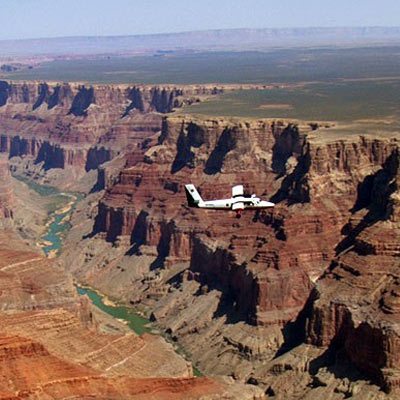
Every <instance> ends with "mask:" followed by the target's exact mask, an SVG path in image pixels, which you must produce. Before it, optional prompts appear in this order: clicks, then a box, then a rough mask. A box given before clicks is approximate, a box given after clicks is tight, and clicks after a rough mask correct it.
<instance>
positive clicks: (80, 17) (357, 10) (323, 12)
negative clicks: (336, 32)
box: [0, 0, 400, 40]
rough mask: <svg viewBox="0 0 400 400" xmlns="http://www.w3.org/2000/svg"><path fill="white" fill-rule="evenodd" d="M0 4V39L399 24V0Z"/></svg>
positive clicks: (42, 0) (40, 0)
mask: <svg viewBox="0 0 400 400" xmlns="http://www.w3.org/2000/svg"><path fill="white" fill-rule="evenodd" d="M3 3H4V4H2V12H1V14H0V25H1V26H2V32H1V33H0V40H21V39H22V40H23V39H51V38H64V37H102V36H137V35H157V34H169V33H185V32H196V31H207V30H226V29H270V28H272V29H292V28H314V27H318V28H337V27H339V28H341V27H385V28H386V27H398V26H399V21H398V15H399V14H400V2H398V1H397V0H380V1H376V0H363V2H362V5H360V2H357V3H358V4H356V2H352V3H351V4H349V2H348V1H345V0H337V1H336V2H335V3H334V4H323V5H321V3H320V1H318V0H304V1H303V2H301V4H300V3H299V2H298V1H296V0H281V1H280V2H276V1H272V0H236V1H235V2H232V1H231V0H219V1H218V2H215V1H211V0H196V1H194V0H192V1H183V0H170V1H168V2H166V1H162V0H154V1H153V2H152V3H151V4H150V3H144V2H142V1H137V0H114V1H112V2H110V1H108V0H86V1H85V2H82V1H78V0H59V1H57V2H54V1H51V0H20V1H18V2H5V1H3Z"/></svg>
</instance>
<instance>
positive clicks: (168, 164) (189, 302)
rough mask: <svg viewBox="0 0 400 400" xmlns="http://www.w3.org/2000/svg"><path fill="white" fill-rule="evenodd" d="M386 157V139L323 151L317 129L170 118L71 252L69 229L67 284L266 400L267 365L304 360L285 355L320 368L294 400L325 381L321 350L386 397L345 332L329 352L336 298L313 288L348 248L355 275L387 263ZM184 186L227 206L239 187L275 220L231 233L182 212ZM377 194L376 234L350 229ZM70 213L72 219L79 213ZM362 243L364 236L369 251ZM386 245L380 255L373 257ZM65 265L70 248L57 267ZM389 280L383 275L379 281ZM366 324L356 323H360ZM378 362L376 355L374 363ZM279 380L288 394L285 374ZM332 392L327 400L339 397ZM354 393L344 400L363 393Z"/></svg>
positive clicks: (222, 222)
mask: <svg viewBox="0 0 400 400" xmlns="http://www.w3.org/2000/svg"><path fill="white" fill-rule="evenodd" d="M396 152H398V140H397V139H396V136H395V135H394V136H393V138H387V137H382V138H373V137H370V136H368V135H364V136H356V137H354V136H349V137H344V138H343V137H342V138H337V139H331V138H329V137H325V136H324V129H317V130H315V127H312V126H309V125H306V124H304V125H302V126H298V125H296V124H291V123H285V122H283V121H267V120H264V121H245V120H224V119H200V118H199V119H196V118H193V117H190V118H189V117H167V118H165V119H164V122H163V126H162V131H161V134H160V135H159V138H158V141H157V143H155V145H151V146H150V147H149V148H148V149H144V150H143V151H141V152H138V151H136V152H134V153H132V154H131V155H130V156H128V157H127V160H128V161H127V165H126V168H125V169H124V170H123V171H122V172H121V174H120V176H119V178H118V180H117V182H116V183H115V184H114V185H112V186H111V187H109V189H108V190H107V192H106V194H105V196H104V198H103V199H101V200H100V202H99V205H98V212H97V216H96V221H95V224H94V226H93V229H92V231H91V232H90V229H89V228H86V230H87V232H86V237H87V239H86V240H84V241H82V242H80V243H77V242H76V241H74V239H73V236H74V234H76V235H77V236H76V238H78V237H79V238H81V237H82V236H79V235H78V229H77V231H76V232H75V233H74V234H73V235H72V236H71V238H70V239H71V241H72V243H73V244H72V246H73V248H74V249H76V246H78V248H79V249H80V250H79V254H80V255H79V256H78V257H76V258H75V262H76V263H75V265H74V267H73V270H74V273H75V274H76V275H77V276H79V278H80V279H82V280H85V281H87V282H88V283H90V284H92V285H94V286H96V287H99V288H100V289H101V290H102V291H103V292H105V293H110V294H111V293H113V295H117V296H118V297H119V298H122V299H124V300H125V301H127V302H130V303H132V304H134V305H136V306H139V307H146V308H147V309H151V310H153V313H152V316H153V319H154V320H155V321H156V322H157V324H159V325H160V326H161V327H163V328H164V329H165V330H166V331H167V332H168V333H169V334H170V335H171V336H172V337H173V338H175V339H176V340H178V341H179V342H180V343H182V344H183V345H184V347H185V348H186V349H188V350H189V351H190V352H191V353H192V356H193V358H194V359H195V360H196V361H197V362H198V363H199V365H200V367H201V368H203V370H205V371H206V372H211V371H213V372H214V373H225V374H226V373H230V374H232V375H233V376H234V377H235V378H237V379H239V380H242V381H251V382H259V383H260V384H261V383H263V385H264V387H266V388H267V389H268V386H270V387H271V389H270V393H272V392H274V393H275V394H276V395H278V396H279V393H285V395H287V396H289V394H288V392H287V391H286V389H285V388H282V387H281V388H278V389H279V390H278V389H277V386H275V389H273V388H272V386H271V382H279V379H275V378H276V375H277V373H276V372H274V368H275V367H272V365H271V363H273V361H272V360H273V359H274V357H276V356H277V355H278V356H280V355H281V354H288V355H290V354H293V352H295V351H300V352H301V351H302V350H290V349H291V348H293V346H295V345H296V344H300V343H302V342H307V343H309V344H311V345H313V346H316V347H312V349H315V350H312V351H311V352H310V351H307V354H306V355H304V356H302V357H305V358H306V359H308V361H307V363H311V364H313V358H312V357H314V358H316V359H318V358H321V359H323V360H324V362H323V363H322V364H321V367H320V368H319V369H318V370H317V372H315V371H314V370H312V373H311V372H310V370H307V368H305V369H304V370H303V372H304V379H303V381H304V382H303V384H304V385H303V384H302V385H303V386H301V387H302V390H303V394H304V392H307V391H308V390H309V389H307V388H309V385H310V382H312V380H313V379H317V378H315V376H317V375H318V374H322V373H328V375H329V372H324V368H325V366H327V365H328V366H329V365H332V363H333V364H335V363H336V361H337V359H336V358H334V361H332V358H329V357H327V356H324V357H322V355H321V354H322V353H321V352H318V348H319V347H320V348H322V349H326V348H331V347H332V348H333V349H334V350H332V351H333V354H339V353H340V354H342V353H341V352H342V348H343V346H342V345H341V344H339V343H345V342H346V340H348V341H349V342H348V343H351V345H350V344H347V345H345V348H347V349H348V350H347V352H346V351H345V352H344V356H343V357H344V358H345V360H347V361H345V362H344V365H347V364H349V363H352V362H353V363H354V364H355V365H356V366H357V367H358V369H359V371H360V375H359V377H358V378H357V379H358V380H359V381H360V382H362V377H363V375H362V374H365V376H366V377H367V378H370V379H372V380H373V381H374V382H376V383H378V384H379V385H381V387H383V388H389V387H390V389H391V390H393V389H394V388H395V386H396V385H394V384H390V383H389V380H388V379H386V378H382V373H383V370H384V369H385V368H386V367H389V365H388V364H382V365H381V367H378V368H375V371H373V370H371V369H370V368H368V367H367V368H364V367H363V365H364V364H368V362H372V363H373V361H366V360H367V359H368V358H369V354H370V351H371V350H369V349H368V347H365V348H360V352H359V353H360V356H358V357H359V358H358V359H357V357H355V356H354V354H353V356H352V355H351V349H352V346H353V344H354V336H353V334H352V333H350V331H351V330H349V333H348V336H349V338H348V339H346V340H344V339H343V340H342V341H340V340H339V341H336V337H337V336H338V335H339V334H338V331H339V330H340V332H342V330H341V329H342V328H340V327H341V326H344V327H347V322H348V320H349V317H348V313H347V312H345V311H343V313H344V314H343V317H338V316H337V315H338V312H339V311H333V310H336V308H334V307H336V306H335V305H334V304H335V303H332V298H333V295H332V294H330V293H335V295H336V296H335V297H337V296H340V293H341V287H340V288H339V287H336V288H335V289H332V292H331V290H330V289H326V293H327V296H326V300H325V297H324V290H325V289H324V287H325V286H326V287H328V288H330V287H332V288H334V287H335V286H334V285H331V283H330V280H332V279H333V278H331V275H332V274H335V273H338V272H335V271H339V270H340V268H343V267H341V265H342V263H341V261H340V260H341V259H342V258H341V257H346V255H347V254H352V251H353V250H348V249H353V248H354V247H352V246H353V241H354V240H359V241H360V243H363V244H360V245H359V247H360V248H364V250H363V251H362V252H361V254H360V256H359V258H360V262H362V263H364V264H365V258H363V257H364V256H365V255H366V252H368V251H369V252H372V253H373V254H374V255H375V256H377V259H379V260H382V259H381V257H382V255H383V254H387V253H388V254H387V256H390V257H397V253H395V252H396V251H397V250H396V248H397V247H396V246H397V244H396V243H397V242H398V237H399V236H398V233H399V232H398V227H397V225H396V222H395V220H394V219H395V218H396V215H397V213H398V211H397V200H396V199H397V196H398V194H397V191H396V190H397V189H393V183H392V180H393V179H395V178H393V176H397V175H396V174H397V172H395V171H396V165H395V161H393V159H396V154H397V153H396ZM382 171H383V172H382ZM388 171H389V172H388ZM390 171H391V172H390ZM375 177H377V178H375ZM384 177H386V178H384ZM396 179H397V178H396ZM187 182H195V183H196V185H197V186H198V187H199V188H200V190H201V193H202V195H203V197H204V198H212V197H223V196H227V195H229V192H230V187H231V186H232V185H233V184H235V183H242V182H243V183H245V187H246V190H247V191H248V192H249V193H252V192H255V193H257V194H260V195H262V196H263V197H268V198H270V199H271V200H272V201H275V202H276V203H277V206H276V207H275V209H274V210H272V211H268V212H266V213H247V214H246V213H245V215H244V216H243V218H242V219H241V220H234V219H232V216H231V215H229V213H216V212H213V211H205V210H193V209H188V208H187V207H186V205H185V203H186V202H185V197H184V191H183V185H184V184H185V183H187ZM374 182H375V183H374ZM374 184H377V185H381V186H379V187H382V185H383V186H385V184H386V185H387V186H388V187H389V189H385V190H386V192H388V193H389V194H388V196H389V200H383V199H381V201H380V202H379V201H378V203H377V205H376V206H375V207H376V208H377V209H379V210H380V211H379V213H381V214H384V215H387V216H388V217H387V218H386V220H385V222H382V224H384V226H386V227H387V228H386V229H387V233H385V234H383V232H384V230H382V229H381V225H380V223H372V224H365V225H363V224H361V225H357V223H356V222H357V221H358V218H360V217H359V216H360V215H364V214H365V213H367V212H368V208H369V207H370V202H371V201H372V200H371V198H372V196H371V190H372V193H377V195H378V197H380V198H381V197H382V195H381V194H379V193H380V191H381V189H379V190H378V189H372V187H373V185H374ZM371 185H372V186H371ZM382 190H383V189H382ZM385 190H383V193H385ZM383 197H384V196H383ZM94 206H95V204H92V207H94ZM382 207H383V208H382ZM383 209H384V210H386V211H382V210H383ZM86 210H87V209H86ZM388 210H390V211H388ZM77 212H78V213H79V217H77V218H80V219H81V218H82V215H83V214H84V213H85V212H87V211H84V209H81V210H78V211H77ZM377 212H378V211H377ZM93 213H96V209H95V208H92V214H91V215H92V216H93ZM392 215H395V217H393V216H392ZM393 218H394V219H393ZM349 221H350V222H349ZM355 221H356V222H355ZM352 224H353V225H354V226H353V225H352ZM368 230H370V231H373V232H375V233H374V235H375V239H371V237H372V236H371V234H368ZM390 232H392V233H390ZM384 237H387V238H388V240H387V242H388V244H387V245H386V244H384V245H383V244H379V243H380V242H381V241H383V240H382V239H383V238H384ZM357 238H358V239H357ZM361 238H363V239H361ZM367 238H368V239H367ZM376 238H380V239H376ZM390 238H391V239H390ZM75 240H76V239H75ZM371 241H372V242H373V243H374V244H373V245H372V244H371ZM363 246H364V247H363ZM356 247H357V246H356ZM378 248H382V249H383V250H381V252H383V253H379V251H378V250H377V249H378ZM106 249H107V250H106ZM392 249H394V250H392ZM391 251H392V252H393V251H394V253H393V254H392V253H390V252H391ZM68 252H69V250H68V247H67V249H66V253H65V257H66V259H68ZM105 252H106V253H107V255H106V256H105V255H104V254H105ZM376 252H378V254H376ZM389 253H390V254H389ZM368 260H369V259H368ZM392 260H393V261H395V259H392ZM393 261H389V264H390V263H391V262H393ZM395 265H396V264H394V265H393V267H395ZM330 271H331V272H330ZM346 271H347V270H346ZM346 273H349V272H346ZM392 273H393V272H391V273H389V272H383V274H384V275H385V276H388V279H389V280H390V281H391V280H392V278H390V276H391V274H392ZM356 275H357V276H358V274H356ZM367 279H371V278H367ZM333 280H335V279H333ZM336 280H337V281H338V282H341V280H342V279H336ZM338 284H339V283H337V284H336V285H338ZM343 284H344V283H343ZM343 284H342V285H343ZM343 287H346V285H345V286H343ZM343 290H349V289H343ZM387 290H389V289H387ZM320 291H321V293H320V294H319V292H320ZM346 293H349V294H350V293H351V295H352V296H353V297H352V299H353V300H352V304H353V306H354V303H356V304H358V305H357V307H360V308H363V301H362V300H361V298H362V295H361V294H360V301H359V302H354V294H353V293H352V290H351V289H350V290H349V291H348V292H346ZM374 293H375V292H374ZM393 293H394V292H393ZM385 296H386V297H388V296H389V295H385ZM386 297H385V298H386ZM392 297H393V296H392ZM378 302H379V301H378ZM390 302H393V301H392V300H388V304H390ZM332 307H333V308H332ZM349 307H350V305H349ZM339 309H340V310H342V308H339ZM343 309H344V308H343ZM364 312H365V314H362V315H363V317H362V318H364V319H365V318H366V317H365V315H368V310H365V309H364ZM332 313H334V314H332ZM332 315H334V316H335V318H340V321H343V322H340V324H342V325H340V324H339V325H338V322H335V321H336V319H332V318H333V317H332ZM362 320H363V319H362ZM343 324H344V325H343ZM375 325H376V324H375ZM375 325H374V326H375ZM343 329H345V328H343ZM374 329H377V330H378V331H379V329H381V328H378V327H375V328H374ZM362 332H363V331H360V333H359V334H362ZM339 336H340V335H339ZM340 337H341V336H340ZM334 343H338V344H337V345H335V346H333V344H334ZM373 343H375V342H373ZM210 344H211V345H210ZM371 346H372V344H371ZM204 348H207V349H208V350H207V351H205V350H204ZM305 348H306V347H304V345H301V346H300V349H305ZM387 348H388V347H387V346H386V347H385V345H382V357H386V355H388V353H387V350H385V349H387ZM296 349H297V348H296ZM310 354H311V355H310ZM335 360H336V361H335ZM342 361H343V360H342ZM324 363H325V364H324ZM346 363H347V364H346ZM342 364H343V363H342ZM266 365H269V366H270V368H269V369H268V368H267V367H266ZM335 365H336V364H335ZM291 368H292V367H291ZM390 368H391V374H393V371H396V368H399V366H397V365H395V362H394V361H393V362H391V363H390ZM378 371H379V373H378ZM317 373H318V374H317ZM282 374H283V375H282V377H283V376H285V377H283V381H285V379H286V378H287V374H286V373H285V371H282ZM292 375H293V374H292ZM389 375H390V374H389ZM389 375H387V376H389ZM295 376H298V375H296V374H294V375H293V376H291V378H290V379H295ZM313 376H314V377H313ZM321 376H322V375H321ZM273 377H275V378H274V380H272V378H273ZM296 379H297V378H296ZM321 379H322V378H321ZM329 379H331V381H332V382H333V383H332V385H333V386H334V387H335V388H336V389H337V386H338V385H339V386H340V385H341V384H342V383H343V382H342V381H340V379H339V381H338V379H337V378H329ZM289 381H290V380H289ZM392 381H395V380H393V379H392ZM341 382H342V383H341ZM335 385H336V386H335ZM363 385H364V384H362V385H361V386H362V388H360V386H357V385H356V386H357V388H358V389H354V393H353V392H352V393H353V394H355V392H356V391H357V390H361V392H363V393H365V392H364V391H365V390H367V391H368V390H369V389H368V385H367V384H365V385H366V387H364V386H363ZM328 386H329V385H326V387H328ZM333 386H329V387H330V389H326V390H327V391H329V390H333V389H334V388H333ZM336 389H335V390H336ZM370 389H371V390H372V391H373V390H375V389H372V387H371V388H370ZM390 389H388V390H390ZM299 390H300V389H299ZM290 395H291V396H292V398H297V397H295V395H294V393H291V394H290ZM325 395H326V393H325ZM284 398H285V397H284ZM286 398H288V397H286ZM338 398H342V397H338Z"/></svg>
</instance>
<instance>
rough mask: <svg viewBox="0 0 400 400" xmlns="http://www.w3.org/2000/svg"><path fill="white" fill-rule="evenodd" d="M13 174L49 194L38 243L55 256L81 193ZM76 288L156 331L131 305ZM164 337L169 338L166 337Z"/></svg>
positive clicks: (141, 328) (136, 327) (134, 326)
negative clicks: (45, 218) (124, 304)
mask: <svg viewBox="0 0 400 400" xmlns="http://www.w3.org/2000/svg"><path fill="white" fill-rule="evenodd" d="M16 178H17V179H19V180H21V181H23V182H24V183H26V184H27V185H28V186H29V187H30V188H31V189H33V190H35V191H36V192H37V193H38V194H39V195H41V196H43V197H50V196H51V197H52V201H51V206H50V207H49V218H48V221H47V223H46V227H47V230H46V232H45V233H44V234H43V235H42V237H41V239H40V241H39V243H38V245H39V246H40V247H41V248H42V249H43V251H44V252H45V254H46V255H47V256H48V257H57V256H58V255H59V253H60V251H61V250H62V244H63V239H64V237H65V234H66V233H67V232H68V229H70V227H71V224H70V222H69V220H70V217H71V214H72V212H73V210H74V208H75V206H76V204H77V203H78V202H79V201H80V200H81V199H82V198H83V196H82V195H81V194H79V193H64V192H60V191H58V189H56V188H54V187H51V186H44V185H38V184H37V183H36V182H33V181H31V180H27V179H24V178H21V177H16ZM53 200H54V201H53ZM76 289H77V292H78V294H79V295H80V296H84V295H86V296H88V297H89V299H90V300H91V302H92V303H93V305H94V306H96V307H97V308H99V309H100V310H102V311H103V312H106V313H107V314H109V315H111V316H112V317H114V318H116V319H118V320H119V321H122V322H124V323H125V324H127V326H128V327H129V328H130V329H131V330H132V331H134V332H135V333H136V334H138V335H141V334H143V333H151V334H155V333H156V332H155V330H154V328H153V327H152V326H151V323H150V321H149V320H148V319H146V318H144V317H143V316H142V315H140V314H138V313H137V312H136V311H135V310H134V309H133V308H131V307H125V306H123V305H119V304H114V303H112V302H111V301H110V300H109V299H107V297H106V296H104V295H102V294H101V293H99V292H98V291H96V290H94V289H92V288H89V287H86V286H81V285H79V284H77V285H76ZM165 339H166V340H168V338H167V337H166V338H165ZM173 345H174V347H175V350H176V351H177V353H179V354H180V355H182V356H184V357H185V358H187V355H186V354H185V353H184V351H183V349H182V348H179V347H178V346H177V344H176V343H173ZM193 372H194V375H195V376H202V374H201V372H200V371H199V370H198V369H197V368H196V367H194V366H193Z"/></svg>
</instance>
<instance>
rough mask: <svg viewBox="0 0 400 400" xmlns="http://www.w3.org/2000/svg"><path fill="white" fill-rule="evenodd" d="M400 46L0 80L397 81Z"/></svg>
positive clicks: (77, 62)
mask: <svg viewBox="0 0 400 400" xmlns="http://www.w3.org/2000/svg"><path fill="white" fill-rule="evenodd" d="M399 67H400V46H381V47H359V48H336V47H330V48H315V49H313V48H305V49H301V48H300V49H276V50H269V51H264V52H261V51H238V52H232V51H229V52H228V51H226V52H221V51H219V52H212V51H209V52H192V53H190V52H175V53H171V54H169V53H168V54H155V55H153V56H136V57H121V56H109V57H105V56H104V57H86V58H84V57H82V58H80V59H72V60H56V61H51V62H44V63H42V64H41V65H39V66H35V67H34V68H32V69H23V70H19V71H16V72H12V73H3V74H2V75H1V76H2V77H3V78H4V79H15V80H46V81H61V82H66V81H73V82H89V83H135V82H137V83H148V84H162V83H172V84H174V83H175V84H201V83H221V84H223V83H226V84H232V83H248V84H257V83H265V84H269V83H271V82H291V83H293V82H304V81H329V80H336V79H341V78H347V79H359V78H379V77H399V76H400V68H399Z"/></svg>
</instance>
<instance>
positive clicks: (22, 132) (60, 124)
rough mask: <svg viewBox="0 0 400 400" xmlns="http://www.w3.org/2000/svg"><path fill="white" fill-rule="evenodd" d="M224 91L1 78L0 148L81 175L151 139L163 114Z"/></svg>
mask: <svg viewBox="0 0 400 400" xmlns="http://www.w3.org/2000/svg"><path fill="white" fill-rule="evenodd" d="M222 91H223V89H222V88H217V87H213V86H185V87H182V88H178V87H173V86H163V87H152V86H133V87H131V86H128V85H119V86H118V85H93V86H87V85H83V84H73V83H63V84H59V83H55V84H48V83H32V82H29V83H13V82H6V81H1V82H0V126H1V129H0V152H3V153H7V154H8V155H9V156H10V157H14V156H19V157H27V156H28V157H31V158H33V159H34V161H35V163H36V164H40V165H43V168H44V169H45V170H49V169H53V168H62V169H64V168H68V167H73V168H75V169H77V170H79V171H81V173H82V174H83V173H84V172H85V171H89V170H92V169H97V168H98V167H99V166H100V165H101V164H102V163H104V162H107V161H110V160H112V159H113V158H114V157H115V156H117V155H118V154H120V153H124V152H126V150H127V149H129V148H130V149H131V150H133V149H134V148H135V147H137V146H140V145H141V143H142V142H146V141H147V140H149V138H151V137H152V136H154V134H156V133H158V132H159V131H160V129H161V114H163V113H168V112H171V111H173V110H174V109H176V108H179V107H182V106H183V105H185V104H191V103H193V102H198V101H201V100H202V99H203V98H205V97H208V96H212V95H215V94H218V93H220V92H222Z"/></svg>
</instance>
